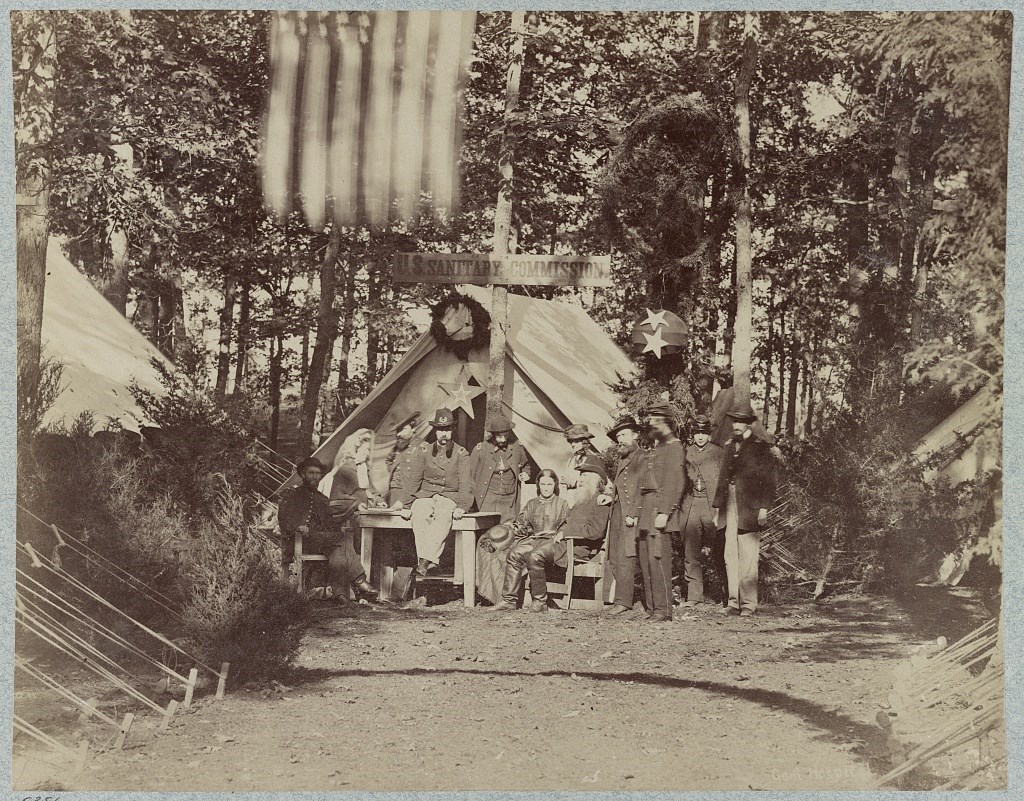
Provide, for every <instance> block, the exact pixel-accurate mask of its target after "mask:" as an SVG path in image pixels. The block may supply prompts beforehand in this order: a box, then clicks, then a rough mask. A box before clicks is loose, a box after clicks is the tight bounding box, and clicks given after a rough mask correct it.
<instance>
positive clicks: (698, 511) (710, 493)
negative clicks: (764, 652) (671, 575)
mask: <svg viewBox="0 0 1024 801" xmlns="http://www.w3.org/2000/svg"><path fill="white" fill-rule="evenodd" d="M690 436H691V437H692V444H691V445H690V447H688V448H687V449H686V488H687V489H686V495H685V496H684V497H683V506H682V509H680V517H681V519H682V536H683V571H684V580H685V582H686V606H695V605H696V604H699V603H702V602H703V600H704V571H703V569H702V568H701V564H700V552H701V547H702V546H703V545H704V544H705V543H706V544H708V545H710V546H711V548H712V554H713V555H714V557H715V568H716V570H720V571H721V572H720V576H721V579H722V583H723V590H724V589H725V575H726V574H725V562H724V561H722V562H721V563H719V559H720V558H722V556H721V553H720V551H719V549H718V548H717V545H718V543H717V542H716V541H715V540H716V538H715V534H716V530H715V524H714V510H713V509H712V508H711V502H712V501H713V500H714V498H715V492H716V490H717V489H718V472H719V470H721V467H722V453H723V452H722V449H721V448H720V447H718V446H717V445H715V444H714V443H713V442H712V441H711V420H709V419H708V418H707V416H706V415H703V414H700V415H697V416H696V417H694V418H693V420H691V421H690ZM725 597H726V592H723V602H725Z"/></svg>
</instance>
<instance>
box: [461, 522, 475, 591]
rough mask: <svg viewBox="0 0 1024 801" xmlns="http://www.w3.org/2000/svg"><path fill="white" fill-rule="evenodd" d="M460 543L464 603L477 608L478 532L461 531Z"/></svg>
mask: <svg viewBox="0 0 1024 801" xmlns="http://www.w3.org/2000/svg"><path fill="white" fill-rule="evenodd" d="M459 535H460V536H461V538H462V541H461V542H460V543H459V545H460V551H461V553H462V601H463V603H464V604H465V605H466V606H469V607H473V606H476V532H473V531H460V532H459Z"/></svg>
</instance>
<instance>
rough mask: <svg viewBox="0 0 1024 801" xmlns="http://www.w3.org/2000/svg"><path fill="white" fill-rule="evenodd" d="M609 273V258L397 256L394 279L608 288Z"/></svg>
mask: <svg viewBox="0 0 1024 801" xmlns="http://www.w3.org/2000/svg"><path fill="white" fill-rule="evenodd" d="M611 270H612V265H611V256H534V255H530V254H526V253H521V254H511V255H508V256H494V255H491V254H489V253H399V254H397V255H396V256H395V270H394V276H393V277H394V280H395V281H398V282H402V283H417V284H529V285H532V286H611V285H612V278H611Z"/></svg>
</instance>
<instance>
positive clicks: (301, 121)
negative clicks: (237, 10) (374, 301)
mask: <svg viewBox="0 0 1024 801" xmlns="http://www.w3.org/2000/svg"><path fill="white" fill-rule="evenodd" d="M475 24H476V14H475V12H471V11H372V12H365V11H364V12H341V11H331V12H320V11H309V12H305V11H303V12H299V11H289V12H278V13H275V14H274V16H273V22H272V30H271V39H270V62H271V88H270V99H269V104H268V113H267V118H266V127H265V130H264V137H263V192H264V199H265V201H266V204H267V206H268V208H270V209H271V210H272V211H273V212H274V213H275V214H277V215H278V216H279V217H283V216H285V215H287V214H288V213H290V212H291V211H292V210H293V209H294V208H296V205H297V202H298V203H301V208H302V210H303V212H304V213H305V216H306V220H307V222H308V223H309V225H310V226H311V227H312V228H315V229H320V228H322V227H323V226H324V224H325V222H326V221H327V220H328V219H330V218H333V219H334V221H335V222H336V223H337V224H338V225H360V224H369V225H374V226H377V225H383V224H385V223H387V222H388V220H389V219H391V218H393V217H395V216H397V217H401V218H408V217H411V216H413V215H414V214H416V213H417V212H418V211H419V208H420V203H421V197H422V193H423V192H426V193H429V196H430V198H431V202H432V203H433V206H434V208H435V210H438V211H440V210H456V209H457V208H458V205H459V183H458V175H459V171H458V153H459V145H460V119H461V113H460V112H461V107H462V103H463V96H464V91H463V90H464V84H465V80H466V75H467V68H468V62H469V56H470V53H471V50H472V43H473V30H474V26H475Z"/></svg>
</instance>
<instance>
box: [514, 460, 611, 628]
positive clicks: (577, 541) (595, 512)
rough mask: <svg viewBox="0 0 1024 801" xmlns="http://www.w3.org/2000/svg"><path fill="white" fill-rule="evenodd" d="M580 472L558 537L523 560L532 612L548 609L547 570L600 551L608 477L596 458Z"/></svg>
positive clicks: (607, 512) (605, 524)
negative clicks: (568, 539) (570, 547)
mask: <svg viewBox="0 0 1024 801" xmlns="http://www.w3.org/2000/svg"><path fill="white" fill-rule="evenodd" d="M579 471H580V478H579V483H578V485H577V487H576V499H575V502H574V503H573V506H572V508H571V509H570V510H569V516H568V517H567V518H566V520H565V522H564V523H563V524H562V526H561V528H559V530H558V533H557V534H555V536H554V537H553V538H551V539H550V540H547V541H546V542H544V543H543V544H542V545H540V546H539V547H537V548H534V549H533V551H532V552H531V553H530V554H529V556H528V557H527V559H526V565H527V568H528V569H529V571H530V594H531V595H532V596H533V603H532V604H531V605H530V611H531V612H546V611H547V609H548V585H547V569H548V567H549V566H551V565H558V566H559V567H566V566H568V564H569V562H568V560H569V559H582V560H586V559H590V558H591V557H592V556H593V555H594V554H596V553H597V552H598V551H599V550H600V548H601V544H602V543H603V542H604V538H605V534H606V533H607V531H608V517H609V515H610V514H611V507H610V506H608V505H607V504H606V503H602V502H601V500H600V496H601V492H602V491H603V490H604V488H605V486H606V485H607V484H608V474H607V473H606V472H605V469H604V466H603V465H602V464H601V462H600V461H599V460H598V459H597V458H596V457H592V458H589V459H587V460H585V461H584V462H583V463H582V464H581V465H580V466H579ZM566 537H571V538H572V539H573V543H574V546H575V547H574V549H573V553H571V554H570V553H568V546H567V545H566V543H565V538H566ZM510 563H511V560H510Z"/></svg>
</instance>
